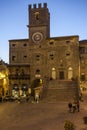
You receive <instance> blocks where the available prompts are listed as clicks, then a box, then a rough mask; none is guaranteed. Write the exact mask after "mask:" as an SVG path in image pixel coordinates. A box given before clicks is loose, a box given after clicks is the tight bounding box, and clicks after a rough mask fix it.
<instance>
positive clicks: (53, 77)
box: [52, 68, 56, 79]
mask: <svg viewBox="0 0 87 130" xmlns="http://www.w3.org/2000/svg"><path fill="white" fill-rule="evenodd" d="M52 79H56V69H55V68H52Z"/></svg>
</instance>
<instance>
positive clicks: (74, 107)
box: [72, 102, 76, 113]
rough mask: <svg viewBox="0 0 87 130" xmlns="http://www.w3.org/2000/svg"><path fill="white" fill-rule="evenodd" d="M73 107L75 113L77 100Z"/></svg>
mask: <svg viewBox="0 0 87 130" xmlns="http://www.w3.org/2000/svg"><path fill="white" fill-rule="evenodd" d="M72 108H73V113H74V112H75V111H76V103H75V102H73V104H72Z"/></svg>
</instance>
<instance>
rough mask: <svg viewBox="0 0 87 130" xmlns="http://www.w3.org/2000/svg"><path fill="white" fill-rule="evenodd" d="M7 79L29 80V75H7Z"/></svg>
mask: <svg viewBox="0 0 87 130" xmlns="http://www.w3.org/2000/svg"><path fill="white" fill-rule="evenodd" d="M8 77H9V79H30V74H23V75H17V74H9V76H8Z"/></svg>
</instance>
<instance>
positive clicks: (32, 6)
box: [29, 3, 47, 10]
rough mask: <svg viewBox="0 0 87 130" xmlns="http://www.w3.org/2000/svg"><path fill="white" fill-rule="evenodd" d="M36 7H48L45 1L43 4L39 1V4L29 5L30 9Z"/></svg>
mask: <svg viewBox="0 0 87 130" xmlns="http://www.w3.org/2000/svg"><path fill="white" fill-rule="evenodd" d="M36 8H47V3H44V4H43V5H42V4H41V3H39V4H38V5H37V4H33V5H31V4H30V5H29V10H30V9H36Z"/></svg>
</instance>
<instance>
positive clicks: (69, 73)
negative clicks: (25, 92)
mask: <svg viewBox="0 0 87 130" xmlns="http://www.w3.org/2000/svg"><path fill="white" fill-rule="evenodd" d="M28 11H29V25H28V26H27V27H28V32H29V38H28V39H16V40H14V39H13V40H9V80H10V86H11V89H13V87H18V89H19V88H20V89H21V88H23V89H28V88H30V87H31V84H32V82H33V81H34V80H35V79H36V78H39V79H42V81H44V79H45V77H47V78H48V79H58V80H71V79H79V78H80V69H81V68H80V58H79V55H80V53H79V36H77V35H76V36H75V35H74V36H64V37H50V13H49V9H48V8H47V4H46V3H44V5H43V7H42V5H41V4H38V7H37V5H36V4H34V5H33V7H32V5H29V10H28ZM19 86H20V87H19Z"/></svg>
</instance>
